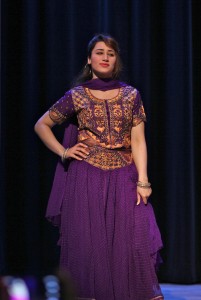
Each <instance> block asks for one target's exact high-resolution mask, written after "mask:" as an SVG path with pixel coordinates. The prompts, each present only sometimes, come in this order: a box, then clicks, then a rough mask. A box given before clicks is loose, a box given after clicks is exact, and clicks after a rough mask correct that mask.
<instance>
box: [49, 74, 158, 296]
mask: <svg viewBox="0 0 201 300" xmlns="http://www.w3.org/2000/svg"><path fill="white" fill-rule="evenodd" d="M106 83H107V82H106ZM86 84H87V83H86ZM93 84H95V81H94V83H93ZM101 85H102V88H101ZM104 85H105V83H104V82H103V83H100V82H99V80H97V84H95V86H97V87H98V86H99V88H98V89H102V90H103V89H104ZM111 86H112V85H110V87H111ZM88 87H89V84H88ZM90 88H91V89H93V88H94V87H90ZM113 88H114V87H113ZM107 89H109V88H107ZM77 133H78V131H77V125H76V123H73V122H69V123H66V129H65V134H64V140H63V145H64V146H65V147H68V146H70V147H71V146H73V145H74V144H75V143H76V142H77ZM136 181H137V171H136V168H135V165H134V164H132V165H130V166H126V167H123V168H120V169H115V170H112V171H111V170H110V171H103V170H101V169H99V168H96V167H94V166H92V165H90V164H88V163H87V162H84V161H76V160H72V161H71V162H70V164H68V163H67V164H66V165H62V164H61V162H60V161H59V162H58V165H57V169H56V172H55V178H54V183H53V186H52V191H51V194H50V198H49V202H48V207H47V212H46V217H47V218H48V219H49V220H50V221H51V222H53V224H54V225H57V226H59V228H60V234H61V237H60V245H61V257H60V266H61V267H62V268H64V269H66V270H67V271H68V272H70V274H71V276H72V279H73V281H74V284H75V286H76V291H77V296H78V297H82V298H84V297H85V298H86V297H87V298H95V299H96V300H150V299H153V298H154V297H158V296H160V295H162V293H161V290H160V287H159V284H158V280H157V276H156V272H155V271H156V267H157V265H158V263H159V262H160V256H159V250H160V249H161V247H162V242H161V237H160V232H159V230H158V227H157V224H156V220H155V217H154V213H153V209H152V207H151V205H150V204H148V205H147V206H145V205H144V204H143V203H141V204H140V205H139V206H136ZM161 299H162V298H161Z"/></svg>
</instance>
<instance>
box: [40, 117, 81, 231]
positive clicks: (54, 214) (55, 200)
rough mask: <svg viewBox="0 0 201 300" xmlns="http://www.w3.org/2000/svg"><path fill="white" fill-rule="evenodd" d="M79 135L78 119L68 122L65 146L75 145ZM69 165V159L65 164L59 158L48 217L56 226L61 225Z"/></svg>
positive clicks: (48, 207)
mask: <svg viewBox="0 0 201 300" xmlns="http://www.w3.org/2000/svg"><path fill="white" fill-rule="evenodd" d="M77 136H78V130H77V124H76V121H75V120H74V122H73V121H71V122H70V121H69V122H66V128H65V132H64V139H63V146H64V147H65V148H67V147H72V146H74V145H75V144H76V142H77ZM68 166H69V161H66V163H65V164H64V165H63V164H62V162H61V159H59V161H58V163H57V167H56V171H55V176H54V181H53V185H52V190H51V193H50V197H49V201H48V205H47V210H46V218H47V219H48V220H49V221H50V222H52V223H53V225H55V226H60V219H61V206H62V202H63V198H64V191H65V186H66V178H67V171H68Z"/></svg>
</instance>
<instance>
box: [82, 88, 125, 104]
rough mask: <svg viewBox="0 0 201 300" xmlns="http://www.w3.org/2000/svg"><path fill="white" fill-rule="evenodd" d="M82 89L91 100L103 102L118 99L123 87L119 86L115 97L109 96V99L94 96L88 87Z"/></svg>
mask: <svg viewBox="0 0 201 300" xmlns="http://www.w3.org/2000/svg"><path fill="white" fill-rule="evenodd" d="M84 90H85V92H86V94H87V96H88V97H89V98H90V99H92V100H94V101H96V102H105V101H109V102H114V101H117V100H119V99H120V98H121V96H122V94H123V87H120V88H119V92H118V94H117V95H116V96H115V97H112V98H109V99H107V98H103V99H101V98H97V97H96V96H94V95H93V94H92V92H91V90H90V89H89V88H87V87H84Z"/></svg>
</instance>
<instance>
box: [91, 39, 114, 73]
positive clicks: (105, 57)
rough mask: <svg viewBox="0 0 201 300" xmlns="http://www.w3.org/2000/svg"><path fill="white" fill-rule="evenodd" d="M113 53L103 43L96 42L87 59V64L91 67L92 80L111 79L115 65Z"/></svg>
mask: <svg viewBox="0 0 201 300" xmlns="http://www.w3.org/2000/svg"><path fill="white" fill-rule="evenodd" d="M116 59H117V58H116V53H115V51H114V50H113V49H112V48H110V47H108V46H107V45H106V44H105V43H104V42H97V43H96V45H95V47H94V48H93V50H92V52H91V57H90V58H88V64H90V65H91V68H92V73H93V78H97V77H102V78H108V77H112V73H113V70H114V67H115V63H116Z"/></svg>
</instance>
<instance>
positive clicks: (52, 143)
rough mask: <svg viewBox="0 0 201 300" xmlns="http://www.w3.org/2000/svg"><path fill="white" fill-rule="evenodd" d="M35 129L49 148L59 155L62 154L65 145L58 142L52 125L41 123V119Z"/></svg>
mask: <svg viewBox="0 0 201 300" xmlns="http://www.w3.org/2000/svg"><path fill="white" fill-rule="evenodd" d="M34 130H35V132H36V133H37V135H38V136H39V138H40V139H41V140H42V142H43V143H44V144H45V145H46V147H47V148H49V149H50V150H51V151H53V152H54V153H56V154H57V155H59V156H62V154H63V152H64V147H63V146H62V145H61V144H60V143H59V142H58V140H57V139H56V137H55V135H54V134H53V132H52V129H51V127H50V126H48V125H47V124H44V123H41V122H40V120H39V121H38V122H37V123H36V125H35V127H34Z"/></svg>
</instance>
